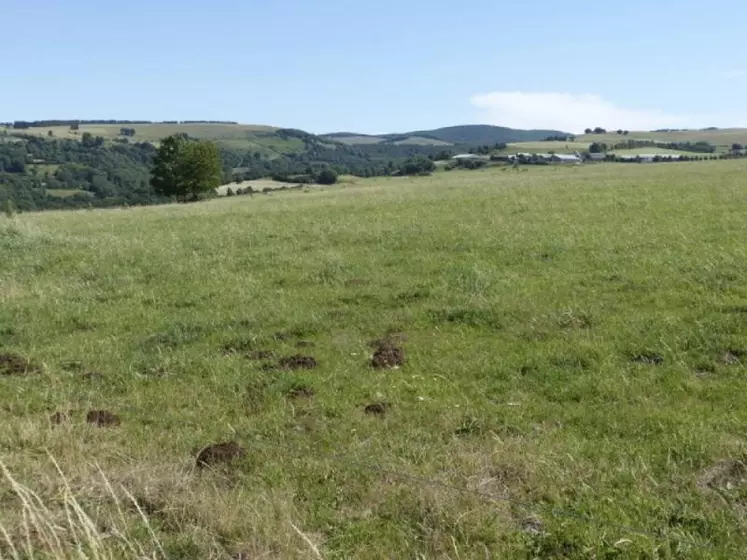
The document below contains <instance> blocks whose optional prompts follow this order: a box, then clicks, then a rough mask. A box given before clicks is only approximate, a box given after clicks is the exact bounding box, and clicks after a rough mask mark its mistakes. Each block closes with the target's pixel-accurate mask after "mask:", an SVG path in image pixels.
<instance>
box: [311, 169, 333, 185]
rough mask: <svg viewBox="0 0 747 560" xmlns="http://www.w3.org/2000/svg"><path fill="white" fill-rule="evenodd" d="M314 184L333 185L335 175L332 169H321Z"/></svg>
mask: <svg viewBox="0 0 747 560" xmlns="http://www.w3.org/2000/svg"><path fill="white" fill-rule="evenodd" d="M316 182H317V183H319V184H320V185H334V184H335V183H336V182H337V173H336V172H335V171H334V170H332V169H329V168H327V169H322V170H321V171H320V172H319V174H318V175H317V176H316Z"/></svg>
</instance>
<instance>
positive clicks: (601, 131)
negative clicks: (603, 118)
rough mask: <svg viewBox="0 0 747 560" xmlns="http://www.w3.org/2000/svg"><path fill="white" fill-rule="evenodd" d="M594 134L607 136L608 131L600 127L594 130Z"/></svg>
mask: <svg viewBox="0 0 747 560" xmlns="http://www.w3.org/2000/svg"><path fill="white" fill-rule="evenodd" d="M594 134H607V131H606V130H605V129H604V128H602V127H601V126H598V127H596V128H595V129H594Z"/></svg>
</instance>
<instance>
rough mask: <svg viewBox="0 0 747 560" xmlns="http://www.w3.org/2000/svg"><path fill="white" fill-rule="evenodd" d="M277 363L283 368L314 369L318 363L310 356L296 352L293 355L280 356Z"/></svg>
mask: <svg viewBox="0 0 747 560" xmlns="http://www.w3.org/2000/svg"><path fill="white" fill-rule="evenodd" d="M278 365H279V366H280V367H281V368H283V369H314V368H316V367H317V366H318V365H319V364H318V363H317V361H316V359H314V358H313V357H312V356H302V355H300V354H296V355H295V356H287V357H285V358H281V359H280V361H279V362H278Z"/></svg>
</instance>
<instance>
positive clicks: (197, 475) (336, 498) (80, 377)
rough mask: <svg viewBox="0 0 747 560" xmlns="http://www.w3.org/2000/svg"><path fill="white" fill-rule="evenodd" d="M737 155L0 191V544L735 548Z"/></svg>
mask: <svg viewBox="0 0 747 560" xmlns="http://www.w3.org/2000/svg"><path fill="white" fill-rule="evenodd" d="M745 177H747V161H745V160H729V161H708V162H699V163H671V164H652V165H611V164H610V165H588V166H569V167H560V166H537V167H531V168H527V169H526V170H513V169H510V168H502V169H499V168H492V169H487V170H481V171H473V172H463V171H457V170H454V171H451V172H449V173H446V172H444V173H436V174H434V175H432V176H430V177H418V178H379V179H373V180H363V179H359V180H356V182H355V184H352V185H347V184H346V185H342V186H339V187H331V188H324V189H310V190H309V192H302V191H293V192H284V193H277V194H273V195H272V196H254V197H248V196H244V197H231V198H220V199H214V200H210V201H207V202H204V203H196V204H188V205H175V204H174V205H165V206H154V207H144V208H130V209H114V210H95V211H86V210H82V211H74V212H71V211H68V212H51V211H50V212H45V213H39V214H20V215H17V216H15V217H14V218H12V219H8V218H6V217H5V216H4V215H3V214H1V213H0V263H2V266H0V403H2V405H1V406H2V411H1V412H0V449H2V453H0V528H2V532H1V534H2V535H3V536H2V537H1V538H0V557H3V558H6V557H7V558H14V559H15V558H19V559H20V558H91V559H95V560H97V559H104V558H106V559H110V558H111V559H113V558H143V559H145V558H151V559H159V560H161V559H164V560H165V559H168V560H171V559H185V560H186V559H193V558H194V559H215V560H218V559H230V558H235V559H238V558H258V559H308V558H317V559H318V558H325V559H327V558H328V559H348V558H350V559H358V558H361V559H372V560H373V559H379V558H397V559H400V558H402V559H410V558H412V559H421V558H422V559H431V558H433V559H451V560H462V559H463V560H467V559H470V560H471V559H484V558H489V559H503V558H506V559H514V558H516V559H548V560H549V559H569V560H571V559H572V560H576V559H580V560H592V559H602V558H604V559H608V560H611V559H650V560H654V559H661V560H664V559H680V558H681V559H688V560H691V559H695V560H714V559H716V560H719V559H723V560H726V559H734V558H743V557H744V551H745V550H747V532H746V531H745V518H744V516H745V504H746V503H747V467H745V464H747V434H746V433H745V426H747V407H745V402H747V321H745V317H746V316H747V229H746V228H745V223H746V221H747V198H746V197H745ZM346 180H347V178H346ZM218 443H222V444H224V445H221V446H218V447H216V446H214V444H218Z"/></svg>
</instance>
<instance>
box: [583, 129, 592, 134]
mask: <svg viewBox="0 0 747 560" xmlns="http://www.w3.org/2000/svg"><path fill="white" fill-rule="evenodd" d="M592 132H594V131H593V130H591V129H590V128H587V129H586V130H584V134H591V133H592Z"/></svg>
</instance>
